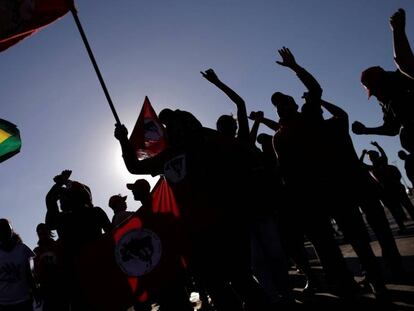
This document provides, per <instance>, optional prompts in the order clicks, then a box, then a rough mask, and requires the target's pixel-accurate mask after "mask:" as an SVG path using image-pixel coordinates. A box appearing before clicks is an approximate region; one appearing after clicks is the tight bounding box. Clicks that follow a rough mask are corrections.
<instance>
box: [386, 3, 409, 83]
mask: <svg viewBox="0 0 414 311" xmlns="http://www.w3.org/2000/svg"><path fill="white" fill-rule="evenodd" d="M390 26H391V29H392V36H393V45H394V60H395V63H396V65H397V67H398V69H399V70H400V71H401V72H403V73H404V74H405V75H407V76H409V77H410V78H412V79H414V55H413V52H412V50H411V47H410V43H409V41H408V39H407V35H406V33H405V11H404V10H403V9H399V10H398V11H397V12H395V13H394V14H393V15H392V16H391V18H390Z"/></svg>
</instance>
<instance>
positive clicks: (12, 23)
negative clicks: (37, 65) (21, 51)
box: [0, 0, 73, 52]
mask: <svg viewBox="0 0 414 311" xmlns="http://www.w3.org/2000/svg"><path fill="white" fill-rule="evenodd" d="M17 2H18V1H16V0H7V1H5V2H4V3H2V5H1V6H0V21H1V22H0V52H1V51H4V50H6V49H7V48H9V47H11V46H12V45H14V44H16V43H17V42H19V41H20V40H22V39H24V38H26V37H28V36H30V35H32V34H34V33H35V32H37V31H38V30H40V29H41V28H43V27H45V26H47V25H48V24H50V23H52V22H54V21H55V20H56V19H58V18H60V17H62V16H63V15H65V14H66V13H67V12H68V11H69V10H70V8H71V7H72V6H73V1H71V0H24V1H22V3H21V4H20V5H18V4H16V3H17Z"/></svg>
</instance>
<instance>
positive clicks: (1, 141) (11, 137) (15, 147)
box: [0, 119, 22, 162]
mask: <svg viewBox="0 0 414 311" xmlns="http://www.w3.org/2000/svg"><path fill="white" fill-rule="evenodd" d="M21 146H22V141H21V140H20V132H19V130H18V129H17V126H16V125H14V124H13V123H11V122H9V121H6V120H3V119H0V162H3V161H5V160H7V159H8V158H10V157H12V156H14V155H15V154H17V153H19V151H20V148H21Z"/></svg>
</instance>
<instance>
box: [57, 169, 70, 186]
mask: <svg viewBox="0 0 414 311" xmlns="http://www.w3.org/2000/svg"><path fill="white" fill-rule="evenodd" d="M71 174H72V171H71V170H63V171H62V172H61V173H60V174H59V175H56V176H55V177H53V181H54V182H55V183H56V184H59V185H65V184H66V183H67V182H68V180H69V177H70V175H71Z"/></svg>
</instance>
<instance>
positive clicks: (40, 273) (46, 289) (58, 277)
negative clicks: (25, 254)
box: [33, 223, 69, 311]
mask: <svg viewBox="0 0 414 311" xmlns="http://www.w3.org/2000/svg"><path fill="white" fill-rule="evenodd" d="M36 233H37V236H38V237H39V240H38V242H37V247H36V248H35V249H34V250H33V252H34V253H35V254H36V257H35V258H34V272H35V276H36V281H37V282H38V283H39V286H40V294H41V297H42V301H43V306H42V310H43V311H55V310H59V311H60V310H62V311H67V310H69V304H68V301H67V297H66V289H65V282H63V267H62V263H61V259H62V258H61V257H60V255H61V250H60V245H59V243H58V242H57V241H55V240H54V238H53V237H54V236H53V233H52V231H51V230H49V228H48V227H47V226H46V224H44V223H40V224H38V225H37V227H36Z"/></svg>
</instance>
